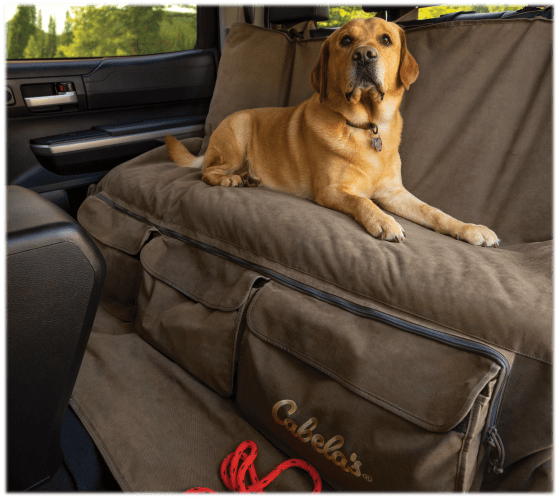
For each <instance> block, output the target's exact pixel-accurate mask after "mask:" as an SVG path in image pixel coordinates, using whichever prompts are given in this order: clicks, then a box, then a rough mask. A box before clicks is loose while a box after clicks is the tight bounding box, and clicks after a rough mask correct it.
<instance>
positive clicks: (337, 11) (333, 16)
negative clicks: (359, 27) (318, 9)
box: [317, 5, 375, 28]
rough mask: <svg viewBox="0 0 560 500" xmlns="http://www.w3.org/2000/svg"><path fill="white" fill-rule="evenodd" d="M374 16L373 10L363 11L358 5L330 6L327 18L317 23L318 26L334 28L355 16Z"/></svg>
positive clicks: (363, 17)
mask: <svg viewBox="0 0 560 500" xmlns="http://www.w3.org/2000/svg"><path fill="white" fill-rule="evenodd" d="M370 17H375V12H364V10H363V9H362V7H361V6H360V5H344V6H341V7H331V8H330V14H329V20H328V21H324V22H320V23H317V27H318V28H336V27H338V26H342V25H343V24H346V23H347V22H348V21H351V20H352V19H356V18H362V19H369V18H370Z"/></svg>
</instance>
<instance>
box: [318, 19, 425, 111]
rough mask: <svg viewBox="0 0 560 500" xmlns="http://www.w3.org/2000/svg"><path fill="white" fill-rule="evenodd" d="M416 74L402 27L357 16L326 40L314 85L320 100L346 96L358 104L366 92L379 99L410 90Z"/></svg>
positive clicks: (415, 65) (337, 98)
mask: <svg viewBox="0 0 560 500" xmlns="http://www.w3.org/2000/svg"><path fill="white" fill-rule="evenodd" d="M417 77H418V64H416V61H415V60H414V58H413V57H412V55H411V54H410V52H409V51H408V49H407V48H406V40H405V36H404V32H403V30H402V29H401V28H399V27H398V26H397V25H396V24H394V23H388V22H387V21H384V20H382V19H379V18H370V19H354V20H352V21H350V22H349V23H346V24H345V25H344V26H342V27H341V28H339V29H338V30H336V31H335V32H334V33H333V34H332V35H330V36H329V38H327V40H325V42H324V43H323V47H322V49H321V55H320V57H319V61H318V62H317V64H316V65H315V67H314V68H313V71H312V72H311V85H312V87H313V89H314V90H315V92H317V93H318V94H319V98H320V100H321V102H324V101H327V100H335V101H336V100H339V99H340V98H341V97H343V98H344V99H346V101H348V102H350V103H352V104H357V103H358V102H359V101H360V99H361V97H362V94H364V93H366V94H369V95H371V97H372V99H374V100H376V101H379V100H382V98H383V96H384V94H386V93H388V92H402V91H403V90H404V89H407V90H408V88H409V86H410V85H411V84H412V83H413V82H414V81H415V80H416V78H417Z"/></svg>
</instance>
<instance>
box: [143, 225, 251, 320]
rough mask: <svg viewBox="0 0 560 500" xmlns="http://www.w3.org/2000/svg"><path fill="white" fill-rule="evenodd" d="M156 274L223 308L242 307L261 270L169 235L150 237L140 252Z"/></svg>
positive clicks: (195, 297) (207, 303)
mask: <svg viewBox="0 0 560 500" xmlns="http://www.w3.org/2000/svg"><path fill="white" fill-rule="evenodd" d="M140 262H141V263H142V265H143V266H144V269H145V270H146V271H147V272H148V273H150V274H151V275H152V276H153V277H154V278H157V279H159V280H161V281H163V282H164V283H166V284H167V285H169V286H171V287H173V288H175V290H177V291H179V292H181V293H182V294H184V295H186V296H187V297H189V298H190V299H192V300H195V301H196V302H200V303H201V304H204V305H205V306H207V307H210V308H212V309H217V310H219V311H234V310H236V309H239V308H240V307H241V306H242V305H243V304H244V302H245V301H246V299H247V296H248V294H249V292H250V291H251V288H252V286H253V283H254V282H255V281H256V280H257V279H258V278H262V276H260V275H259V274H258V273H256V272H254V271H251V270H248V269H245V268H244V267H240V266H237V265H236V264H233V263H232V262H229V261H227V260H225V259H222V258H221V257H217V256H215V255H212V254H210V253H208V252H205V251H204V250H199V249H198V248H195V247H193V246H191V245H189V244H187V243H183V242H182V241H178V240H176V239H173V238H169V237H167V236H164V235H162V236H160V237H158V238H155V239H154V240H152V241H150V243H149V244H148V245H146V246H145V247H144V249H143V250H142V253H141V254H140Z"/></svg>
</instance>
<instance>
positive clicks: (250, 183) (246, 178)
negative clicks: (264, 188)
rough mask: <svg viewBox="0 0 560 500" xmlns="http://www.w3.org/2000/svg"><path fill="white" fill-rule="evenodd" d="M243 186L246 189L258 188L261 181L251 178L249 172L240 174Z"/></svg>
mask: <svg viewBox="0 0 560 500" xmlns="http://www.w3.org/2000/svg"><path fill="white" fill-rule="evenodd" d="M241 178H242V179H243V185H244V186H247V187H255V186H260V184H261V181H260V180H259V179H258V178H257V177H253V176H252V175H251V174H250V173H249V172H245V173H243V174H241Z"/></svg>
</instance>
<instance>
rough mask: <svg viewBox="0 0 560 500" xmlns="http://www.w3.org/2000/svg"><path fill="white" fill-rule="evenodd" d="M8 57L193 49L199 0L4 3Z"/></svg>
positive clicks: (105, 54) (37, 57)
mask: <svg viewBox="0 0 560 500" xmlns="http://www.w3.org/2000/svg"><path fill="white" fill-rule="evenodd" d="M4 9H5V11H4V12H5V14H7V15H6V18H8V22H7V23H6V51H7V58H8V59H45V58H70V57H105V56H137V55H145V54H160V53H163V52H175V51H179V50H188V49H192V48H193V47H194V46H195V44H196V6H195V5H180V6H179V5H166V6H162V5H158V6H148V5H96V6H94V5H87V6H80V7H69V6H67V5H62V6H61V5H56V4H38V5H12V6H10V5H5V6H4Z"/></svg>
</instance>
